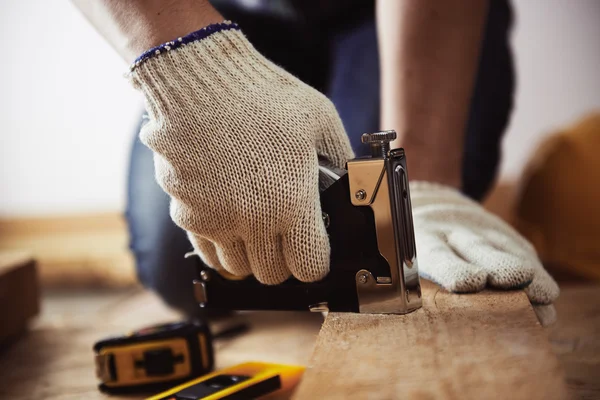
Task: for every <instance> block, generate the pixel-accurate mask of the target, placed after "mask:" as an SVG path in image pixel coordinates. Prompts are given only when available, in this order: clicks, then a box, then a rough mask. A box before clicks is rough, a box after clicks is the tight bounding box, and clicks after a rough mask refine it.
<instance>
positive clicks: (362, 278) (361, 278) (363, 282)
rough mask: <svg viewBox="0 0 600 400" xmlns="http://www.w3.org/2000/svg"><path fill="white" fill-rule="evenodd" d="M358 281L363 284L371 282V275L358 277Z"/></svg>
mask: <svg viewBox="0 0 600 400" xmlns="http://www.w3.org/2000/svg"><path fill="white" fill-rule="evenodd" d="M358 281H359V282H360V283H362V284H365V283H367V282H368V281H369V275H368V274H367V273H365V272H363V273H362V274H360V275H359V276H358Z"/></svg>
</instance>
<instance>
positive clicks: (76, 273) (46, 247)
mask: <svg viewBox="0 0 600 400" xmlns="http://www.w3.org/2000/svg"><path fill="white" fill-rule="evenodd" d="M128 245H129V239H128V235H127V228H126V225H125V220H124V218H123V216H122V215H121V214H118V213H107V214H84V215H68V216H58V217H46V218H13V219H0V251H20V250H25V251H27V252H28V253H30V254H32V255H33V256H34V257H35V259H36V260H37V262H38V269H39V275H40V281H41V283H42V285H43V286H44V287H48V286H61V287H82V286H86V287H98V286H107V287H115V286H121V287H123V286H131V285H133V284H134V283H135V281H136V279H135V271H134V264H133V259H132V256H131V253H130V251H129V247H128Z"/></svg>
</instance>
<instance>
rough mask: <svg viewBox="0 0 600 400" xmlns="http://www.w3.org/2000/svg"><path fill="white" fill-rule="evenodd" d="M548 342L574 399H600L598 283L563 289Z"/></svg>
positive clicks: (599, 303) (599, 288) (599, 296)
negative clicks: (555, 320)
mask: <svg viewBox="0 0 600 400" xmlns="http://www.w3.org/2000/svg"><path fill="white" fill-rule="evenodd" d="M556 313H557V315H558V322H557V323H556V324H555V325H554V326H552V327H550V328H549V336H550V342H551V344H552V348H553V349H554V352H555V353H556V354H557V355H558V359H559V360H560V363H561V364H562V365H563V367H564V369H565V371H566V375H567V384H568V386H569V389H570V391H571V393H573V398H574V399H582V400H592V399H600V285H597V284H596V285H577V286H571V287H567V288H563V289H562V292H561V297H560V298H559V300H558V302H557V304H556Z"/></svg>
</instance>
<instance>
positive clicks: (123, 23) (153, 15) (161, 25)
mask: <svg viewBox="0 0 600 400" xmlns="http://www.w3.org/2000/svg"><path fill="white" fill-rule="evenodd" d="M72 2H73V3H74V4H75V5H76V6H77V8H79V10H80V11H81V12H82V13H83V14H84V15H85V17H86V18H87V19H88V20H89V21H90V22H91V23H92V25H94V27H95V28H96V29H97V30H98V31H99V32H100V34H101V35H102V36H104V38H105V39H106V40H107V41H108V42H109V43H110V44H111V45H112V46H113V48H114V49H115V50H117V52H118V53H119V54H120V55H121V57H123V58H124V59H125V61H127V62H128V63H131V62H132V61H133V60H135V58H136V57H138V56H139V55H140V54H142V53H143V52H144V51H146V50H148V49H151V48H153V47H155V46H158V45H160V44H162V43H165V42H168V41H169V40H174V39H176V38H178V37H181V36H184V35H186V34H188V33H190V32H193V31H196V30H198V29H200V28H203V27H205V26H207V25H210V24H214V23H218V22H221V21H223V17H222V16H221V15H220V14H219V13H218V12H217V11H216V10H215V9H214V8H213V7H212V6H211V5H210V3H209V2H208V0H129V1H122V0H72Z"/></svg>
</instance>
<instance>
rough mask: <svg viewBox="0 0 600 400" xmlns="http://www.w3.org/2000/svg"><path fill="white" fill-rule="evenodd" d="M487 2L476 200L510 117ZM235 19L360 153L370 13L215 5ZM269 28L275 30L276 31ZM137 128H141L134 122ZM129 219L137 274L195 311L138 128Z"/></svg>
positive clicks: (472, 135) (475, 134)
mask: <svg viewBox="0 0 600 400" xmlns="http://www.w3.org/2000/svg"><path fill="white" fill-rule="evenodd" d="M490 3H491V8H490V14H489V17H488V22H487V27H486V31H485V37H484V42H483V48H482V52H481V58H480V62H479V71H478V74H477V79H476V85H475V90H474V93H473V98H472V104H471V110H470V115H469V120H468V127H467V131H466V141H465V147H464V163H463V181H464V186H463V192H464V193H465V194H467V195H468V196H470V197H472V198H474V199H478V200H479V199H481V198H482V197H483V196H484V195H485V194H486V192H487V191H488V190H489V188H490V187H491V185H492V183H493V179H494V177H495V174H496V169H497V165H498V160H499V155H500V150H499V148H500V140H501V138H502V134H503V132H504V130H505V128H506V126H507V124H508V120H509V115H510V111H511V107H512V97H513V91H514V74H513V66H512V56H511V52H510V48H509V31H510V24H511V19H512V17H511V10H510V8H509V5H508V3H507V2H505V1H501V0H496V1H493V2H490ZM220 11H221V12H222V13H223V15H225V16H226V17H227V18H230V19H232V20H235V21H236V22H238V23H239V24H240V26H241V27H242V29H243V31H244V33H245V34H246V35H247V36H248V37H249V39H250V41H251V42H252V43H253V44H254V45H255V46H256V48H257V49H258V50H259V51H260V52H262V53H263V54H264V55H266V56H267V57H268V58H269V59H271V60H272V61H273V62H275V63H276V64H278V65H281V66H282V67H284V68H285V69H287V70H288V71H289V72H291V73H292V74H294V75H296V76H297V77H299V78H300V79H302V80H303V81H304V82H306V83H308V84H310V85H312V86H313V87H315V88H317V89H318V90H320V91H322V92H323V93H325V94H327V95H328V97H329V98H330V99H331V100H332V101H333V103H334V104H335V105H336V108H337V110H338V112H339V114H340V117H341V119H342V121H343V123H344V126H345V128H346V131H347V132H348V135H349V137H350V141H351V143H352V146H353V148H354V150H355V152H356V153H357V155H362V154H365V150H366V149H365V147H364V146H363V145H362V144H361V143H360V135H361V134H362V133H364V132H369V131H374V130H377V129H378V126H379V64H378V53H377V36H376V29H375V22H374V16H373V14H372V13H371V14H369V15H366V16H365V17H364V18H363V20H362V21H361V22H356V21H354V22H353V23H352V24H346V26H343V27H332V26H330V25H327V26H321V27H319V29H314V27H310V29H309V27H308V26H307V25H303V24H302V23H301V22H299V23H297V24H292V23H290V22H289V21H284V22H282V21H278V20H277V19H275V18H272V17H268V16H256V15H252V16H250V15H246V14H244V13H240V12H239V11H237V10H220ZM273 32H277V34H276V35H274V34H273ZM138 130H139V129H138ZM127 193H128V202H127V211H126V216H127V221H128V225H129V232H130V237H131V249H132V250H133V253H134V255H135V259H136V265H137V271H138V277H139V279H140V281H141V282H142V283H143V284H144V285H145V286H146V287H148V288H151V289H152V290H154V291H155V292H157V293H158V294H159V295H160V296H161V297H162V298H163V299H164V300H165V301H166V302H167V304H169V305H171V306H172V307H174V308H176V309H179V310H181V311H183V312H184V313H186V314H188V315H200V309H199V307H198V306H197V304H196V302H195V300H194V298H193V293H192V285H191V281H192V279H193V274H194V271H193V264H194V262H195V260H190V259H187V260H186V259H184V258H183V255H184V253H186V252H187V251H189V250H191V245H190V244H189V242H188V240H187V238H186V235H185V233H184V232H183V230H181V229H180V228H178V227H177V226H176V225H175V224H174V223H173V222H172V221H171V219H170V216H169V198H168V196H167V195H166V194H165V193H164V192H163V191H162V189H161V188H160V187H159V186H158V184H157V183H156V181H155V179H154V166H153V161H152V153H151V151H150V150H149V149H148V148H146V147H145V146H144V145H142V144H141V142H140V141H139V138H138V135H137V131H136V137H135V141H134V144H133V148H132V152H131V161H130V168H129V178H128V192H127Z"/></svg>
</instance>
